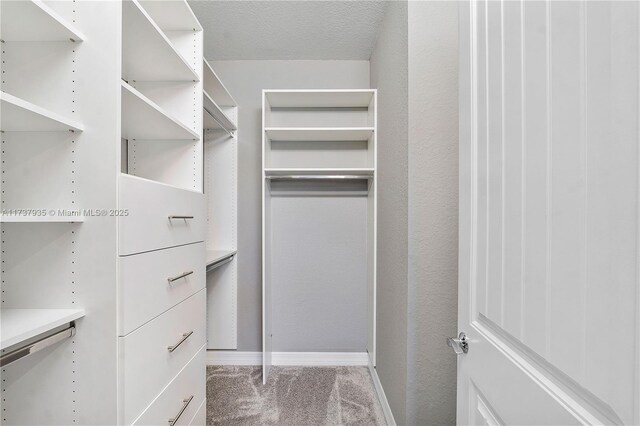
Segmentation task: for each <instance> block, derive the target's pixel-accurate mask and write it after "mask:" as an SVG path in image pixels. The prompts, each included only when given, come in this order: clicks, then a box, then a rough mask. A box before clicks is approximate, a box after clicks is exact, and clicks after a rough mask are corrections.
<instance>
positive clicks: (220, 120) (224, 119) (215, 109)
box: [202, 92, 238, 132]
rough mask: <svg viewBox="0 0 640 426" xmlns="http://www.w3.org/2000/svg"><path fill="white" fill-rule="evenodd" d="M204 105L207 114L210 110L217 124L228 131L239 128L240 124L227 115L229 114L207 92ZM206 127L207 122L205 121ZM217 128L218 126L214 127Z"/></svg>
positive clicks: (204, 94)
mask: <svg viewBox="0 0 640 426" xmlns="http://www.w3.org/2000/svg"><path fill="white" fill-rule="evenodd" d="M202 101H203V107H204V109H205V114H206V113H207V112H208V113H209V114H210V115H211V116H212V117H213V119H214V120H213V121H215V122H217V124H218V125H219V126H220V127H221V128H222V129H223V130H226V131H227V132H230V131H232V130H237V129H238V126H237V125H236V123H234V122H233V120H231V119H230V118H229V116H227V114H225V113H224V111H222V109H221V108H220V107H219V106H218V104H217V103H216V102H215V101H214V100H213V99H212V98H211V96H209V94H208V93H207V92H203V99H202ZM205 127H206V123H205ZM212 128H214V129H215V128H217V127H215V126H214V127H212Z"/></svg>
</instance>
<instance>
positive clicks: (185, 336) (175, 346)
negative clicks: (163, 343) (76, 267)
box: [167, 330, 193, 352]
mask: <svg viewBox="0 0 640 426" xmlns="http://www.w3.org/2000/svg"><path fill="white" fill-rule="evenodd" d="M192 334H193V330H191V331H190V332H188V333H184V334H183V335H182V339H180V341H179V342H178V343H176V344H175V345H173V346H167V349H169V352H173V351H175V350H176V349H178V346H180V345H181V344H182V343H183V342H184V341H185V340H187V339H188V338H189V336H191V335H192Z"/></svg>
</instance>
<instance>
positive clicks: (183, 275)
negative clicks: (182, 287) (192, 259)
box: [167, 271, 193, 283]
mask: <svg viewBox="0 0 640 426" xmlns="http://www.w3.org/2000/svg"><path fill="white" fill-rule="evenodd" d="M191 274H193V271H189V272H183V273H181V274H180V275H178V276H176V277H172V278H167V281H169V282H170V283H172V282H174V281H177V280H179V279H180V278H184V277H186V276H189V275H191Z"/></svg>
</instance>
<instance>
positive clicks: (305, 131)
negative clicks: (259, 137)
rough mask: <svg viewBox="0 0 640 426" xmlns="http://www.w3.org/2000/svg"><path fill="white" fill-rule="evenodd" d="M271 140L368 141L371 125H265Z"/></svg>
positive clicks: (371, 132) (371, 130)
mask: <svg viewBox="0 0 640 426" xmlns="http://www.w3.org/2000/svg"><path fill="white" fill-rule="evenodd" d="M265 132H266V133H267V138H268V139H270V140H273V141H298V142H304V141H332V142H336V141H345V142H351V141H368V140H369V139H370V138H371V136H372V135H373V127H267V128H265Z"/></svg>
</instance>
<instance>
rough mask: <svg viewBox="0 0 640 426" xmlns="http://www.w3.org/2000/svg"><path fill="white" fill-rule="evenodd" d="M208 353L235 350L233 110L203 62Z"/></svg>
mask: <svg viewBox="0 0 640 426" xmlns="http://www.w3.org/2000/svg"><path fill="white" fill-rule="evenodd" d="M203 68H204V79H203V86H204V93H203V97H204V100H203V114H202V115H203V122H204V129H205V130H204V140H205V145H204V159H205V168H204V180H205V181H204V193H205V196H206V204H207V230H206V247H207V252H206V264H207V336H208V339H207V348H208V349H211V350H213V349H227V350H228V349H237V332H238V321H237V315H238V308H237V305H238V302H237V292H238V289H237V286H238V262H237V249H238V246H237V244H238V242H237V220H238V219H237V216H238V212H237V191H238V132H237V129H238V105H237V103H236V101H235V100H234V99H233V97H232V96H231V94H230V93H229V91H228V90H227V88H226V87H225V86H224V84H223V83H222V81H221V80H220V78H219V77H218V75H217V74H216V73H215V71H214V70H213V68H212V67H211V65H210V64H209V63H208V62H207V61H204V64H203Z"/></svg>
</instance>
